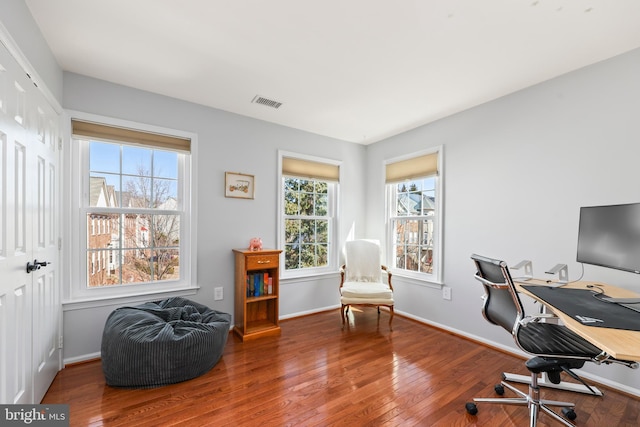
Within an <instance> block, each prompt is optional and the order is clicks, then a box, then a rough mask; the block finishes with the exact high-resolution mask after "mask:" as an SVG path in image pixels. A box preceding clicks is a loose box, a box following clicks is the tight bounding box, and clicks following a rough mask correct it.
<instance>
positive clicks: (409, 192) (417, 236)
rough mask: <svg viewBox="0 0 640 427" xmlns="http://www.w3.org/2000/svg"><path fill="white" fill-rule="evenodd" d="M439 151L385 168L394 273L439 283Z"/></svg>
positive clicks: (390, 245) (440, 224)
mask: <svg viewBox="0 0 640 427" xmlns="http://www.w3.org/2000/svg"><path fill="white" fill-rule="evenodd" d="M441 152H442V150H441V149H440V150H438V151H436V152H431V153H428V154H420V155H415V156H413V157H411V158H408V159H403V160H398V161H392V162H389V163H387V165H386V187H387V198H386V200H387V212H388V222H387V223H388V225H389V229H388V236H389V241H390V244H389V245H388V247H389V248H390V251H391V253H390V256H389V259H390V260H391V262H392V268H394V269H395V273H396V274H400V275H405V276H408V277H414V278H417V279H421V280H426V281H429V282H435V283H441V275H440V271H441V268H440V266H441V265H442V251H441V241H442V240H441V229H442V221H441V211H442V203H441V188H442V182H441V171H442V167H441V163H442V162H441V161H440V159H439V157H441Z"/></svg>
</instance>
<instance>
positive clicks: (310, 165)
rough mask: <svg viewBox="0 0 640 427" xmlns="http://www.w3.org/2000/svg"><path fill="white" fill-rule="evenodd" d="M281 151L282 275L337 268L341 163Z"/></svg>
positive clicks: (291, 275) (314, 272)
mask: <svg viewBox="0 0 640 427" xmlns="http://www.w3.org/2000/svg"><path fill="white" fill-rule="evenodd" d="M294 156H295V155H293V154H289V153H287V154H281V164H282V169H281V170H282V175H281V182H282V185H281V189H280V200H281V209H280V218H281V220H280V232H279V236H280V237H279V239H280V247H281V248H282V249H283V257H284V262H283V266H284V268H283V272H282V276H283V277H285V278H286V277H296V276H306V275H313V274H322V273H325V272H330V271H333V270H335V268H336V264H337V253H336V248H335V246H336V245H335V239H336V238H335V233H336V200H337V192H338V182H339V181H338V180H339V172H340V171H339V165H338V163H337V162H335V161H331V160H323V159H318V158H309V157H299V156H298V157H294Z"/></svg>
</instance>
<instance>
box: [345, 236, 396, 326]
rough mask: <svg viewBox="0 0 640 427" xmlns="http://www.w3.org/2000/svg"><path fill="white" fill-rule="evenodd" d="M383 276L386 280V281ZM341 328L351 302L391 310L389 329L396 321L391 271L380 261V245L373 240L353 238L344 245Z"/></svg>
mask: <svg viewBox="0 0 640 427" xmlns="http://www.w3.org/2000/svg"><path fill="white" fill-rule="evenodd" d="M383 278H384V280H383ZM340 303H341V304H342V308H341V315H342V328H343V329H344V325H345V322H346V316H347V313H348V312H349V307H350V306H352V305H364V306H375V307H377V308H378V316H380V306H384V307H387V308H388V309H389V329H392V326H391V322H392V320H393V286H392V284H391V271H389V269H388V268H387V267H386V266H384V265H382V264H381V262H380V244H379V243H378V242H377V241H374V240H352V241H349V242H347V243H346V244H345V264H344V265H343V266H342V268H340Z"/></svg>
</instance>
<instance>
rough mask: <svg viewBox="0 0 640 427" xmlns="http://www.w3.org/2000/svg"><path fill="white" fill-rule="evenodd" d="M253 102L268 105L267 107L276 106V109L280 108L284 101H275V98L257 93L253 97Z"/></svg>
mask: <svg viewBox="0 0 640 427" xmlns="http://www.w3.org/2000/svg"><path fill="white" fill-rule="evenodd" d="M251 102H253V103H254V104H262V105H266V106H267V107H271V108H276V109H278V108H280V106H281V105H282V102H278V101H274V100H273V99H269V98H264V97H262V96H260V95H256V96H255V97H253V99H252V100H251Z"/></svg>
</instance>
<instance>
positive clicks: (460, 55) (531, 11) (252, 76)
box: [26, 0, 640, 144]
mask: <svg viewBox="0 0 640 427" xmlns="http://www.w3.org/2000/svg"><path fill="white" fill-rule="evenodd" d="M26 3H27V5H28V7H29V9H30V10H31V12H32V14H33V16H34V18H35V20H36V22H37V23H38V25H39V26H40V28H41V30H42V33H43V34H44V37H45V38H46V40H47V42H48V43H49V46H50V47H51V49H52V51H53V53H54V55H55V57H56V58H57V60H58V63H59V64H60V66H61V67H62V68H63V69H64V70H67V71H71V72H74V73H79V74H84V75H87V76H91V77H95V78H98V79H103V80H107V81H111V82H114V83H119V84H122V85H126V86H130V87H134V88H139V89H143V90H146V91H150V92H155V93H159V94H163V95H167V96H171V97H174V98H179V99H183V100H187V101H191V102H194V103H198V104H202V105H207V106H211V107H214V108H218V109H221V110H226V111H230V112H234V113H238V114H242V115H244V116H249V117H253V118H256V119H260V120H266V121H268V122H273V123H278V124H282V125H285V126H289V127H292V128H296V129H302V130H305V131H308V132H313V133H316V134H320V135H326V136H329V137H333V138H337V139H340V140H344V141H351V142H357V143H362V144H368V143H371V142H375V141H379V140H381V139H384V138H386V137H389V136H393V135H396V134H398V133H401V132H404V131H407V130H409V129H412V128H415V127H417V126H420V125H423V124H426V123H429V122H432V121H434V120H437V119H439V118H442V117H445V116H448V115H451V114H454V113H456V112H459V111H462V110H465V109H467V108H470V107H473V106H475V105H479V104H481V103H484V102H487V101H490V100H493V99H496V98H498V97H501V96H503V95H506V94H508V93H512V92H514V91H517V90H519V89H522V88H525V87H528V86H531V85H534V84H536V83H539V82H542V81H544V80H548V79H550V78H553V77H556V76H558V75H561V74H564V73H567V72H569V71H572V70H575V69H577V68H580V67H583V66H586V65H589V64H592V63H595V62H598V61H601V60H603V59H607V58H610V57H612V56H615V55H618V54H621V53H623V52H626V51H629V50H632V49H635V48H638V47H640V1H639V0H539V1H534V0H316V1H312V0H180V1H178V0H108V1H105V0H26ZM256 95H260V96H262V97H265V98H268V99H272V100H275V101H279V102H282V106H281V107H280V108H278V109H273V108H270V107H266V106H264V105H260V104H255V103H252V102H251V101H252V99H253V98H254V97H255V96H256Z"/></svg>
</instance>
